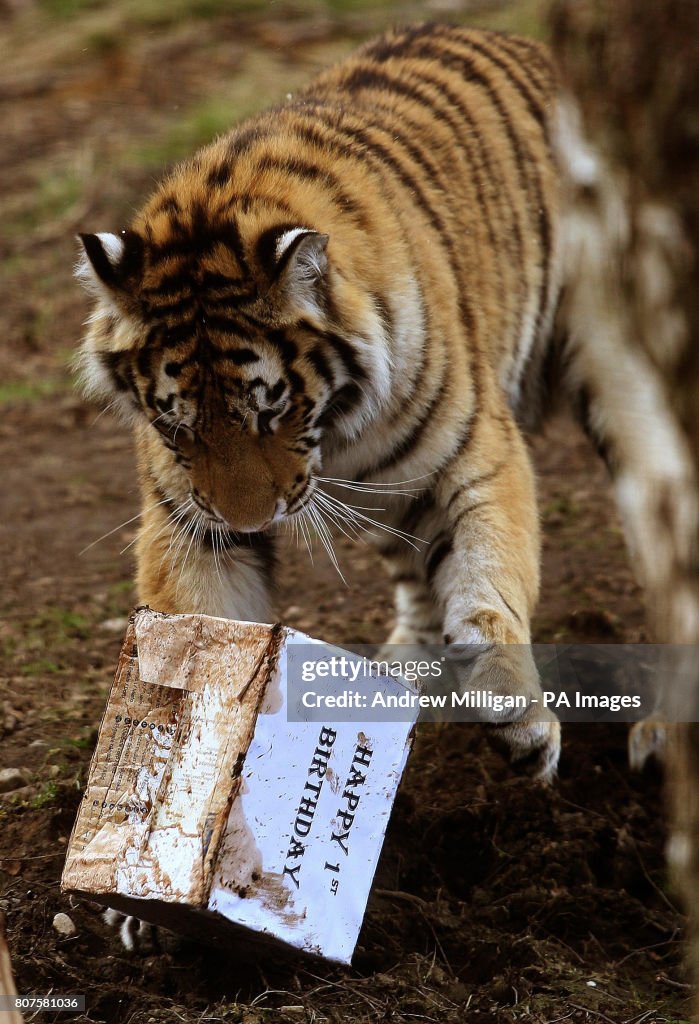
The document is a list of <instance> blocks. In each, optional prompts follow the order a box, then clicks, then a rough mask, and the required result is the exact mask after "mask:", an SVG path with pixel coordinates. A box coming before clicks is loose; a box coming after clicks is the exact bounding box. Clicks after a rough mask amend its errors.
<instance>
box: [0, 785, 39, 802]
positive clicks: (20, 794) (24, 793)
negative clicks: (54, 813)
mask: <svg viewBox="0 0 699 1024" xmlns="http://www.w3.org/2000/svg"><path fill="white" fill-rule="evenodd" d="M35 795H36V789H35V788H34V786H20V787H19V789H12V790H10V791H9V792H8V793H3V792H1V791H0V800H9V801H12V802H13V803H15V804H24V803H27V802H28V801H29V800H31V799H32V797H34V796H35Z"/></svg>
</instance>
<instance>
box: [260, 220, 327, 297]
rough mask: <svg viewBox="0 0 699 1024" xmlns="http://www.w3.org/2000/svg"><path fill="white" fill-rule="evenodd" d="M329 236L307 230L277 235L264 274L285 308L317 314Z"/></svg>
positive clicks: (289, 230)
mask: <svg viewBox="0 0 699 1024" xmlns="http://www.w3.org/2000/svg"><path fill="white" fill-rule="evenodd" d="M328 241H329V236H328V235H324V234H321V232H319V231H313V230H311V229H310V228H302V227H294V228H287V229H285V230H284V231H282V232H281V233H277V234H276V237H275V238H274V245H273V249H272V251H271V252H268V261H269V262H268V268H269V270H268V272H270V276H271V277H272V280H273V282H274V285H275V287H276V289H278V291H279V292H280V293H281V295H282V296H283V298H284V303H285V305H287V306H291V307H293V308H294V309H295V310H298V311H299V312H314V313H317V312H319V310H320V309H322V307H323V305H324V303H323V292H324V290H325V286H326V281H327V273H328V252H327V249H328Z"/></svg>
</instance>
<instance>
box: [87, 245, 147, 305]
mask: <svg viewBox="0 0 699 1024" xmlns="http://www.w3.org/2000/svg"><path fill="white" fill-rule="evenodd" d="M78 238H79V239H80V242H81V244H82V247H83V252H82V255H81V258H80V260H79V261H78V265H77V267H76V271H75V274H76V277H78V278H79V279H80V280H81V281H82V282H83V284H84V285H85V287H86V288H87V290H88V291H89V292H92V294H93V295H97V296H104V295H105V294H107V296H109V297H112V298H113V297H114V295H115V293H118V292H123V291H124V290H125V289H126V288H127V286H128V284H129V282H130V281H131V280H133V278H134V277H135V276H136V275H137V274H139V273H140V271H141V270H142V267H143V240H142V239H141V237H140V235H137V234H136V232H135V231H122V232H121V234H119V235H112V234H109V233H108V232H100V233H99V234H96V235H87V234H81V235H78Z"/></svg>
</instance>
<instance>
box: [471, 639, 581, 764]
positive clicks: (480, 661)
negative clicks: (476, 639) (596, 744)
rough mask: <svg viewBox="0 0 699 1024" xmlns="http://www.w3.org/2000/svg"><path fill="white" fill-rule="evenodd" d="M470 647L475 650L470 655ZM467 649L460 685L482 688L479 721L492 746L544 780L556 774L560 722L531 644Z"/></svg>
mask: <svg viewBox="0 0 699 1024" xmlns="http://www.w3.org/2000/svg"><path fill="white" fill-rule="evenodd" d="M469 650H470V652H471V654H470V658H469ZM462 651H463V654H464V661H463V672H462V673H457V675H459V676H460V686H461V687H462V688H463V687H469V688H473V689H474V690H478V691H480V692H481V695H482V699H483V706H482V708H481V711H480V715H479V720H480V721H482V722H484V723H485V724H486V725H487V727H488V738H489V740H490V741H491V743H492V745H493V746H494V747H495V748H496V749H498V750H499V751H500V752H501V753H504V754H505V755H506V756H507V757H508V758H509V761H510V763H511V764H512V766H513V767H514V768H515V769H516V770H517V771H520V772H522V773H525V774H527V775H529V776H531V777H532V778H534V779H537V780H539V781H540V782H543V783H547V784H548V783H551V782H552V781H553V779H554V778H555V775H556V769H557V767H558V761H559V758H560V753H561V725H560V722H559V721H558V719H557V718H556V716H555V715H554V714H553V712H552V711H550V710H549V709H548V708H545V707H544V701H543V694H542V691H541V684H540V681H539V673H538V671H537V668H536V664H535V663H534V658H533V657H532V653H531V648H530V647H529V646H528V645H527V644H490V645H483V646H481V647H480V648H479V647H477V646H474V647H471V648H470V649H469V648H468V647H467V646H465V647H464V648H462Z"/></svg>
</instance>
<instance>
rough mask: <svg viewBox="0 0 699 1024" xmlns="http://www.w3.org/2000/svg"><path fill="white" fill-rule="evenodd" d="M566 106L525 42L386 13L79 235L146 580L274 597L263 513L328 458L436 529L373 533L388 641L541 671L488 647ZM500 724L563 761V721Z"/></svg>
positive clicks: (536, 407)
mask: <svg viewBox="0 0 699 1024" xmlns="http://www.w3.org/2000/svg"><path fill="white" fill-rule="evenodd" d="M554 102H555V86H554V81H553V75H552V70H551V67H550V64H549V59H548V57H547V54H546V51H545V50H544V49H543V48H542V47H541V46H539V45H538V44H535V43H533V42H530V41H527V40H524V39H519V38H515V37H509V36H504V35H499V34H497V33H490V32H476V31H469V30H467V29H462V28H455V27H447V26H436V25H418V26H416V27H412V28H408V29H405V30H401V31H396V32H394V33H391V34H388V35H386V36H383V37H381V38H380V39H378V40H375V41H373V42H371V43H369V44H368V45H366V46H364V47H363V48H362V49H360V50H359V51H358V52H357V53H356V54H355V55H353V56H352V57H350V58H349V59H348V60H346V61H345V62H344V63H342V64H340V65H338V66H337V67H334V68H332V69H330V70H329V71H327V72H325V73H324V74H322V75H320V77H318V78H317V79H316V80H315V81H314V82H312V83H311V85H310V86H309V87H308V88H307V89H305V90H304V91H303V92H302V93H300V94H299V95H297V96H296V97H295V98H294V99H293V100H292V101H290V102H289V103H287V104H286V105H284V106H281V107H279V108H278V109H275V110H271V111H269V112H267V113H264V114H261V115H260V116H258V117H256V118H253V119H252V120H249V121H247V122H246V123H244V124H243V125H242V126H240V127H239V128H237V129H236V130H234V131H232V132H231V133H230V134H229V135H226V136H224V137H222V138H220V139H218V140H217V141H216V142H214V143H213V144H212V145H210V146H208V147H207V148H206V149H204V150H202V151H201V152H199V153H198V154H197V155H195V156H194V157H193V158H192V159H191V160H189V161H188V162H186V163H184V164H183V165H181V166H179V167H177V168H176V169H175V170H174V171H173V173H172V174H171V175H170V177H169V178H167V179H166V180H165V181H164V182H163V183H162V184H161V185H160V187H159V188H158V189H157V191H156V192H155V195H154V196H153V197H152V198H151V199H150V200H149V202H148V203H147V204H146V206H145V207H144V208H143V210H142V211H141V213H140V214H139V215H138V216H137V217H136V218H135V220H134V222H133V223H132V224H131V225H130V227H129V228H128V230H126V231H125V232H122V234H121V235H120V236H115V235H86V236H83V245H84V259H83V261H82V264H81V268H80V270H79V273H80V275H81V276H82V277H83V278H84V279H85V281H86V283H87V284H88V287H89V288H90V289H91V291H92V293H93V294H94V295H95V297H96V305H95V311H94V313H93V316H92V318H91V321H90V324H89V329H88V332H87V337H86V340H85V343H84V346H83V349H82V363H83V368H84V378H85V381H86V387H87V390H88V391H89V392H90V393H92V394H94V395H96V396H99V397H106V398H109V399H111V400H113V401H114V400H115V401H116V402H117V404H118V405H119V407H120V408H121V409H122V410H123V412H124V413H125V414H126V415H127V416H128V417H130V418H131V419H132V421H133V423H134V425H135V430H136V435H137V438H138V451H139V468H140V475H141V482H142V491H143V503H144V512H143V520H142V526H141V532H140V539H139V542H138V582H139V591H140V598H141V600H142V601H145V602H148V603H150V604H152V605H154V606H155V607H158V608H161V609H163V610H169V611H173V610H176V611H200V612H208V613H210V614H215V615H227V616H230V617H236V618H250V619H266V618H269V617H270V611H269V604H268V602H269V594H270V590H271V574H272V571H273V561H274V559H273V551H272V544H273V540H272V538H271V536H270V534H269V532H268V528H269V527H270V525H271V524H273V523H275V522H279V521H282V520H293V519H294V517H295V516H296V517H298V516H300V515H303V514H307V511H308V507H309V504H313V503H315V507H316V509H317V508H319V507H321V508H322V506H319V504H318V503H319V502H320V501H322V498H319V497H318V494H319V493H320V491H319V489H320V482H319V480H318V478H319V477H321V476H323V477H326V478H329V477H333V478H341V479H344V480H346V481H355V482H360V483H362V485H366V486H369V485H371V484H372V483H373V484H377V483H379V482H381V483H382V484H385V485H386V486H389V487H390V486H391V485H393V486H394V487H395V489H396V490H401V487H400V486H399V482H400V481H405V480H411V481H414V483H413V484H412V485H411V486H412V487H415V488H416V489H417V490H418V491H419V494H418V495H417V498H416V496H415V495H412V496H411V495H405V494H403V495H400V494H398V495H394V496H392V497H390V502H389V503H390V505H391V508H390V510H389V512H388V513H387V515H388V519H387V520H386V521H387V523H389V524H390V525H392V526H393V527H395V528H396V529H397V530H400V531H404V532H406V533H409V534H414V535H416V536H418V537H420V538H421V539H423V540H424V542H425V543H424V544H417V546H416V548H413V547H410V546H409V545H408V544H406V543H405V541H404V539H402V538H401V537H399V536H396V535H391V536H388V537H387V539H386V540H385V541H382V542H381V545H380V546H381V549H382V552H383V554H384V556H385V558H386V560H387V563H388V565H389V568H390V572H391V575H392V577H393V579H394V582H395V585H396V588H397V604H398V620H397V624H396V630H395V632H394V634H393V637H392V639H394V640H401V641H405V640H416V639H433V638H434V636H435V635H441V634H444V635H446V637H447V639H448V641H449V642H458V643H471V642H476V643H486V644H490V645H495V646H492V647H491V648H489V650H490V652H491V653H490V655H487V656H486V655H484V657H490V658H491V661H490V662H486V667H487V666H488V665H490V667H491V669H492V679H493V683H492V686H493V688H498V687H499V688H500V689H502V690H503V691H504V692H515V691H516V692H520V691H522V690H524V691H526V692H530V693H536V692H538V686H539V684H538V679H537V677H536V672H535V670H534V667H533V664H532V663H531V660H530V659H529V657H528V655H527V654H526V652H523V649H516V648H511V649H508V648H503V647H499V646H498V645H503V644H509V645H512V644H521V645H525V644H527V643H528V641H529V637H530V633H529V621H530V616H531V613H532V610H533V608H534V605H535V602H536V598H537V592H538V563H539V531H538V521H537V512H536V503H535V494H534V483H533V475H532V470H531V467H530V463H529V458H528V455H527V452H526V448H525V443H524V441H523V437H522V433H521V428H522V427H523V426H532V425H534V424H535V423H536V422H537V421H538V420H539V418H540V416H541V413H542V409H543V405H544V404H545V398H546V389H547V387H549V386H550V381H551V379H552V378H553V380H554V384H553V387H554V389H555V387H556V383H555V373H556V367H557V366H558V365H559V364H562V363H563V362H564V361H565V360H564V359H562V358H561V355H560V352H559V351H558V348H557V345H556V343H555V342H554V340H553V337H554V332H553V319H554V311H555V310H556V308H557V306H558V304H559V300H560V296H561V285H562V282H561V280H560V277H561V270H560V259H559V254H558V246H559V243H558V223H559V207H560V198H559V183H558V182H559V177H558V171H557V169H556V166H555V162H554V159H553V157H552V154H551V147H550V140H549V125H550V123H551V115H552V111H553V107H554ZM577 386H578V385H577V384H576V387H577ZM323 487H324V488H325V489H326V490H329V487H327V486H326V485H325V484H323ZM334 493H335V494H336V495H337V494H342V495H343V496H344V497H345V498H346V497H347V495H348V493H350V495H351V493H352V492H348V491H346V490H344V491H342V490H341V489H337V490H336V491H335V492H334ZM354 496H355V497H356V494H355V495H354ZM364 497H365V495H364V494H362V498H364ZM415 498H416V500H415ZM368 500H369V499H367V501H368ZM366 503H367V502H365V501H363V500H362V501H361V502H356V504H359V505H364V504H366ZM378 504H381V505H384V504H386V496H385V495H382V496H381V501H380V502H378ZM327 508H328V506H327V505H326V506H325V509H326V511H327ZM318 515H322V512H319V513H318ZM355 524H356V520H355ZM195 527H196V532H195ZM383 536H384V537H386V535H385V534H384V535H383ZM508 650H511V653H510V654H508V653H507V651H508ZM503 652H504V653H503ZM536 717H538V718H541V713H539V715H538V716H536ZM499 734H500V735H501V736H502V737H503V739H505V741H506V742H507V743H508V745H509V746H510V748H511V750H512V752H513V756H514V757H515V758H520V759H523V760H526V759H530V760H531V762H532V764H533V768H534V771H536V772H538V773H539V774H540V775H541V776H542V777H548V776H550V775H551V774H552V773H553V771H554V770H555V765H556V761H557V757H558V744H559V736H558V727H557V723H555V722H551V721H545V722H541V721H536V718H534V719H533V720H530V719H529V718H528V717H525V718H524V719H523V720H521V721H519V722H517V723H515V724H512V725H505V724H501V725H500V726H499Z"/></svg>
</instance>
